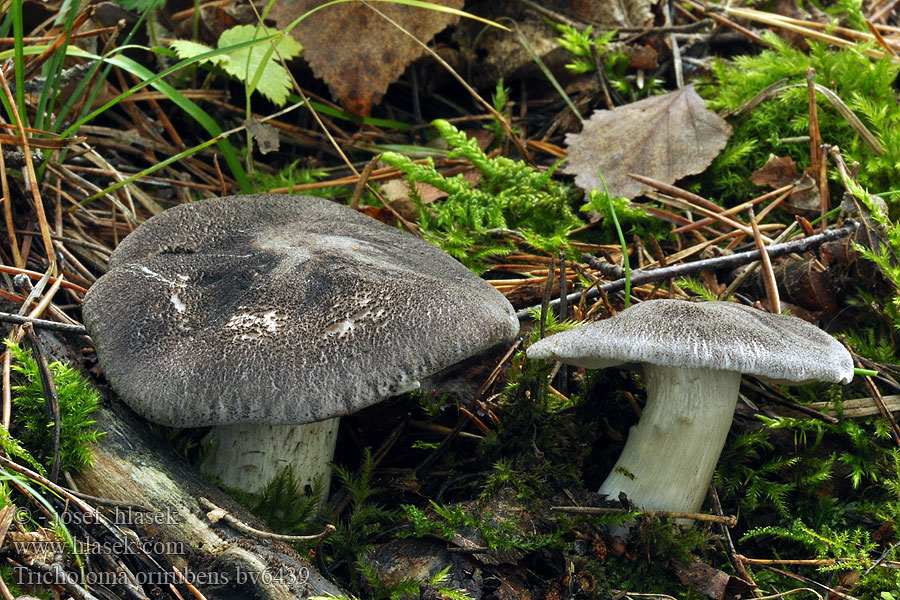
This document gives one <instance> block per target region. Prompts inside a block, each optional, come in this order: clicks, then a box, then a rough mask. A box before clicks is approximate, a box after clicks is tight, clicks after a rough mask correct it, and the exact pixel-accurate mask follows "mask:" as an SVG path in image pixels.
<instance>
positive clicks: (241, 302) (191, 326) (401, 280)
mask: <svg viewBox="0 0 900 600" xmlns="http://www.w3.org/2000/svg"><path fill="white" fill-rule="evenodd" d="M83 314H84V324H85V326H86V327H87V330H88V332H89V333H90V335H91V338H92V339H93V341H94V345H95V348H96V350H97V356H98V360H99V362H100V366H101V368H102V369H103V372H104V374H105V375H106V377H107V379H108V380H109V382H110V383H111V384H112V386H113V388H114V389H115V390H116V391H117V392H118V393H119V395H120V396H121V397H122V399H123V400H124V401H125V402H127V403H128V404H129V405H130V406H131V407H132V408H133V409H134V410H135V411H136V412H138V413H139V414H141V415H143V416H144V417H146V418H147V419H149V420H151V421H155V422H157V423H161V424H164V425H171V426H178V427H198V426H203V425H221V424H228V423H266V424H299V423H306V422H312V421H319V420H323V419H327V418H331V417H336V416H341V415H345V414H349V413H352V412H355V411H357V410H359V409H361V408H364V407H366V406H369V405H371V404H375V403H376V402H378V401H380V400H382V399H384V398H386V397H388V396H391V395H394V394H398V393H401V392H404V391H408V390H410V389H414V388H415V387H417V386H418V381H419V379H421V378H424V377H427V376H428V375H431V374H433V373H436V372H437V371H440V370H441V369H443V368H445V367H448V366H450V365H452V364H455V363H457V362H459V361H461V360H463V359H465V358H467V357H469V356H472V355H475V354H478V353H479V352H482V351H484V350H486V349H488V348H490V347H491V346H493V345H494V344H497V343H500V342H504V341H508V340H510V339H512V338H514V337H515V336H516V335H517V333H518V330H519V324H518V320H517V319H516V316H515V313H514V311H513V308H512V306H511V305H510V304H509V302H508V301H507V300H506V298H504V297H503V295H502V294H500V293H499V292H497V291H496V290H495V289H494V288H493V286H491V285H490V284H489V283H487V282H486V281H484V280H482V279H481V278H479V277H478V276H476V275H474V274H473V273H471V272H470V271H469V270H468V269H466V268H465V267H464V266H462V265H461V264H460V263H459V262H457V261H456V260H454V259H453V258H452V257H450V256H449V255H447V254H446V253H444V252H443V251H441V250H440V249H438V248H436V247H435V246H432V245H431V244H429V243H427V242H425V241H423V240H420V239H418V238H416V237H414V236H412V235H409V234H407V233H405V232H402V231H400V230H398V229H395V228H391V227H388V226H387V225H384V224H382V223H380V222H378V221H376V220H374V219H371V218H369V217H367V216H365V215H363V214H361V213H358V212H356V211H354V210H352V209H350V208H347V207H345V206H342V205H339V204H336V203H333V202H330V201H328V200H324V199H321V198H316V197H312V196H295V195H274V194H273V195H255V196H233V197H228V198H216V199H212V200H202V201H198V202H193V203H189V204H184V205H180V206H177V207H175V208H171V209H169V210H166V211H165V212H163V213H161V214H159V215H157V216H155V217H153V218H151V219H149V220H148V221H147V222H146V223H144V224H143V225H141V226H140V227H139V228H137V229H136V230H135V231H134V233H132V234H131V235H129V236H128V237H127V238H125V239H124V240H123V241H122V243H121V244H119V246H118V248H116V250H115V252H114V253H113V255H112V257H111V259H110V262H109V271H108V272H107V273H106V274H105V275H103V276H102V277H101V278H100V279H98V280H97V282H96V283H95V284H94V285H93V286H92V287H91V289H90V290H89V292H88V294H87V295H86V296H85V299H84V305H83Z"/></svg>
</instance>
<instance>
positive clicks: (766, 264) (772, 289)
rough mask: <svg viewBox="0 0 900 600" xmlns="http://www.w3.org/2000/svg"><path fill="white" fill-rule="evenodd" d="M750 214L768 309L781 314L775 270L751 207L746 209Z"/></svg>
mask: <svg viewBox="0 0 900 600" xmlns="http://www.w3.org/2000/svg"><path fill="white" fill-rule="evenodd" d="M747 213H748V214H749V216H750V226H751V227H752V228H753V239H754V240H756V247H757V248H759V258H760V263H762V268H763V276H764V279H763V281H765V284H766V296H768V298H769V309H770V310H771V311H772V312H773V313H775V314H776V315H780V314H781V298H780V297H779V296H778V282H777V281H775V271H773V270H772V261H771V260H770V259H769V253H768V252H766V245H765V244H764V243H763V240H762V235H760V233H759V224H758V223H757V222H756V215H755V214H753V207H752V206H751V207H750V208H748V209H747Z"/></svg>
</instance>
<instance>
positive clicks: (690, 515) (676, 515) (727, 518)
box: [550, 506, 737, 527]
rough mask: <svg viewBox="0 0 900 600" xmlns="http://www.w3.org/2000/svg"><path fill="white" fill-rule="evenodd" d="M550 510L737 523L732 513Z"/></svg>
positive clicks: (599, 509)
mask: <svg viewBox="0 0 900 600" xmlns="http://www.w3.org/2000/svg"><path fill="white" fill-rule="evenodd" d="M550 510H558V511H559V512H564V513H569V514H574V515H625V514H628V513H633V512H636V513H640V514H641V515H643V516H645V517H668V518H670V519H692V520H694V521H705V522H707V523H722V524H723V525H725V526H726V527H734V526H735V525H737V517H735V516H733V515H723V516H719V515H710V514H707V513H694V512H681V511H671V510H629V509H627V508H603V507H599V506H551V507H550Z"/></svg>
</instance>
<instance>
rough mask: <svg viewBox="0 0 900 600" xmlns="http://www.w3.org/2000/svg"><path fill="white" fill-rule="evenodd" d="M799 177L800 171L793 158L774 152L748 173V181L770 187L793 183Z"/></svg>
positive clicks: (776, 187)
mask: <svg viewBox="0 0 900 600" xmlns="http://www.w3.org/2000/svg"><path fill="white" fill-rule="evenodd" d="M799 178H800V172H799V171H798V170H797V163H796V162H794V159H793V158H791V157H790V156H775V155H774V154H770V155H769V160H767V161H766V164H764V165H763V166H762V167H760V168H759V169H757V170H755V171H753V173H752V174H751V175H750V181H752V182H753V183H755V184H756V185H763V186H765V185H768V186H770V187H771V188H772V189H778V188H780V187H783V186H785V185H789V184H791V183H794V182H795V181H796V180H797V179H799Z"/></svg>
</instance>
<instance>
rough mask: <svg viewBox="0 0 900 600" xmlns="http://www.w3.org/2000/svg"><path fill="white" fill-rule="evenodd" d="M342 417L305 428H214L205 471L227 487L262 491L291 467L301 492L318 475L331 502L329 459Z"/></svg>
mask: <svg viewBox="0 0 900 600" xmlns="http://www.w3.org/2000/svg"><path fill="white" fill-rule="evenodd" d="M339 423H340V418H334V419H328V420H326V421H319V422H317V423H308V424H306V425H251V424H244V425H222V426H219V427H213V429H212V431H210V432H209V438H210V439H211V440H212V442H213V447H212V449H211V450H210V453H209V456H208V457H207V458H206V460H205V461H204V462H203V464H202V465H201V469H202V471H203V472H204V473H206V474H208V475H211V476H213V477H215V478H216V479H217V480H218V481H219V483H221V484H222V485H223V486H225V487H230V488H237V489H241V490H244V491H247V492H253V493H259V492H261V491H262V490H263V489H264V488H265V486H266V484H268V483H269V482H270V481H271V480H272V478H273V477H275V476H276V475H277V474H278V473H280V472H281V470H282V469H284V468H285V467H286V466H287V465H291V467H292V468H293V471H294V477H296V478H297V483H298V486H299V489H300V491H301V492H303V491H304V490H305V489H306V486H312V485H313V483H314V482H315V480H316V478H317V477H321V478H322V482H323V484H324V485H325V487H324V489H323V493H322V499H323V500H324V499H325V498H328V485H329V482H330V480H331V460H332V458H333V455H334V445H335V442H336V441H337V432H338V424H339Z"/></svg>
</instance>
